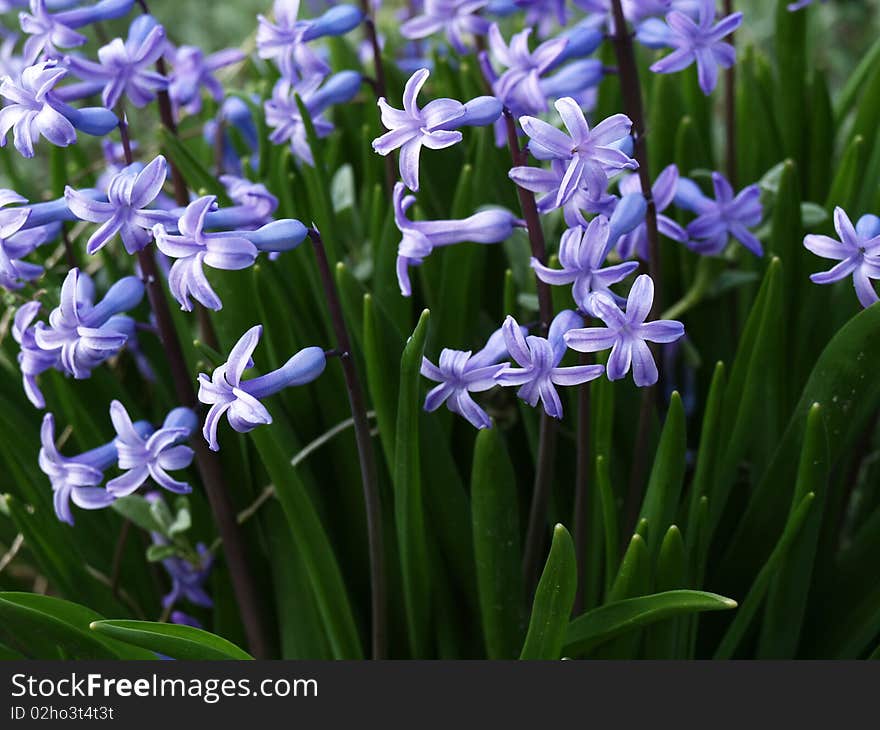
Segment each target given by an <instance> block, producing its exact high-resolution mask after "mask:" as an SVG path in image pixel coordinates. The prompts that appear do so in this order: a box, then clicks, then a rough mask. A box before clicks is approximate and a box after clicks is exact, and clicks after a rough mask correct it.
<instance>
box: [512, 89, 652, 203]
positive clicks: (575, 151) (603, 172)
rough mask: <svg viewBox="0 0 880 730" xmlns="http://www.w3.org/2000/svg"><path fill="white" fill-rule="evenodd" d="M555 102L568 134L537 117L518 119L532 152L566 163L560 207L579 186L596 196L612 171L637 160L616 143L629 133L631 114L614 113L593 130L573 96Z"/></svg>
mask: <svg viewBox="0 0 880 730" xmlns="http://www.w3.org/2000/svg"><path fill="white" fill-rule="evenodd" d="M555 106H556V110H557V111H558V112H559V116H561V117H562V121H563V123H564V124H565V127H566V129H567V130H568V134H565V132H561V131H560V130H559V129H557V128H556V127H554V126H553V125H551V124H548V123H547V122H545V121H542V120H541V119H537V118H535V117H530V116H525V117H520V119H519V123H520V125H521V126H522V128H523V131H524V132H525V133H526V134H527V135H528V136H529V138H530V141H529V152H531V153H532V155H533V156H534V157H535V158H536V159H539V160H554V159H557V160H563V161H565V162H566V163H567V167H566V170H565V176H564V177H563V180H562V183H561V185H560V187H559V190H558V192H557V195H556V201H555V202H556V206H557V207H560V206H562V205H564V204H565V203H566V202H568V200H569V199H570V198H571V197H572V196H573V195H574V194H575V193H576V191H577V190H578V188H580V187H585V188H586V189H587V191H588V192H589V193H590V195H591V197H593V198H596V197H598V196H599V195H601V194H602V193H604V192H605V189H606V188H607V187H608V174H609V173H613V172H618V171H620V170H624V169H630V170H635V169H637V168H638V166H639V164H638V162H636V161H635V160H634V159H633V158H631V157H630V156H629V155H627V154H626V153H625V152H623V151H621V150H620V149H619V148H618V146H615V145H619V144H620V143H621V142H622V140H624V139H625V138H626V137H628V136H629V134H630V130H631V129H632V122H631V121H630V119H629V117H628V116H626V115H625V114H615V115H614V116H612V117H609V118H608V119H605V120H604V121H602V122H600V123H599V124H597V125H596V127H595V128H594V129H592V130H591V129H590V127H589V125H588V124H587V120H586V119H585V118H584V112H583V111H582V110H581V108H580V106H578V104H577V102H575V100H574V99H572V98H571V97H563V98H562V99H558V100H557V101H556V104H555Z"/></svg>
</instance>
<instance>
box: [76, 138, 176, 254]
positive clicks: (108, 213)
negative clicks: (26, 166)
mask: <svg viewBox="0 0 880 730" xmlns="http://www.w3.org/2000/svg"><path fill="white" fill-rule="evenodd" d="M167 175H168V165H167V163H166V162H165V158H164V157H162V155H159V156H157V157H156V158H154V159H153V160H152V162H150V163H149V164H148V165H147V166H146V167H143V166H142V165H140V164H139V163H133V164H131V165H128V166H126V167H124V168H123V169H122V170H121V171H120V172H119V173H117V174H116V175H115V176H114V177H113V179H112V180H111V181H110V183H109V185H108V187H107V200H106V201H102V200H95V199H94V198H93V197H92V196H90V195H88V194H87V193H86V192H84V191H79V190H74V189H73V188H72V187H70V186H67V187H66V188H65V189H64V199H65V200H66V201H67V205H68V206H69V208H70V210H71V211H72V212H73V214H74V215H75V216H76V217H77V218H79V219H81V220H84V221H90V222H92V223H100V224H101V226H100V227H99V228H98V229H97V230H96V231H95V232H94V233H93V234H92V235H91V236H90V237H89V241H88V244H87V245H86V251H88V253H89V254H94V253H96V252H97V251H100V250H101V249H102V248H104V246H106V245H107V244H108V243H109V242H110V241H111V240H113V238H114V237H115V236H116V235H117V234H119V236H120V237H121V238H122V243H123V244H124V245H125V250H126V251H128V253H130V254H133V253H137V252H138V251H140V250H141V249H142V248H145V247H146V246H147V244H149V242H150V239H151V233H150V231H151V229H152V228H153V226H154V225H156V224H157V223H169V224H173V222H174V221H175V217H174V215H173V214H171V213H169V212H168V211H164V210H156V209H153V208H148V207H147V206H149V205H150V204H151V203H152V202H153V201H154V200H155V199H156V197H157V196H158V195H159V193H160V192H161V190H162V186H163V185H164V184H165V178H166V177H167Z"/></svg>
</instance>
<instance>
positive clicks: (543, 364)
mask: <svg viewBox="0 0 880 730" xmlns="http://www.w3.org/2000/svg"><path fill="white" fill-rule="evenodd" d="M583 323H584V319H583V317H581V315H579V314H577V312H573V311H571V310H570V309H565V310H563V311H561V312H560V313H559V314H557V315H556V316H555V317H554V318H553V321H552V322H551V323H550V330H549V332H548V333H547V338H546V339H545V338H543V337H537V336H535V335H529V336H528V337H526V336H524V335H523V333H522V329H521V328H520V326H519V325H518V324H517V323H516V320H515V319H514V318H513V317H511V316H510V315H508V316H507V318H506V319H505V320H504V324H503V325H502V328H501V329H502V332H503V333H504V342H505V344H506V345H507V351H508V352H509V353H510V356H511V357H512V358H513V359H514V360H515V361H516V362H517V364H518V365H519V366H520V367H519V368H514V367H508V368H507V369H506V370H505V371H504V372H503V373H501V375H499V376H498V378H497V379H498V383H499V384H500V385H514V386H515V385H518V386H520V388H519V390H518V391H517V395H518V396H519V397H520V398H522V399H523V400H524V401H525V402H526V403H528V404H529V405H530V406H532V407H533V408H534V407H535V406H536V405H537V404H538V401H539V400H540V401H541V404H542V405H543V407H544V411H545V412H546V413H547V415H548V416H551V417H553V418H562V400H561V399H560V398H559V393H557V392H556V386H557V385H581V384H582V383H587V382H589V381H591V380H595V379H596V378H598V377H599V376H600V375H601V374H602V373H603V372H605V368H604V366H602V365H574V366H571V367H564V368H563V367H559V363H560V362H562V358H563V356H564V355H565V350H566V347H565V339H564V338H565V333H566V332H568V331H570V330H571V329H573V328H575V327H580V326H581V325H583Z"/></svg>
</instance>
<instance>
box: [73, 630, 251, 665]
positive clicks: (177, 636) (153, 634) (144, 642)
mask: <svg viewBox="0 0 880 730" xmlns="http://www.w3.org/2000/svg"><path fill="white" fill-rule="evenodd" d="M90 628H91V629H92V631H94V632H95V633H96V634H97V635H99V636H104V637H109V638H111V639H115V640H116V641H121V642H124V643H126V644H130V645H132V646H140V647H142V648H144V649H149V650H150V651H154V652H156V653H158V654H164V655H165V656H170V657H171V658H172V659H184V660H190V661H195V660H199V661H201V660H217V659H253V657H252V656H251V655H250V654H248V653H247V652H246V651H244V650H243V649H239V648H238V647H237V646H236V645H235V644H233V643H232V642H230V641H227V640H226V639H224V638H222V637H220V636H216V635H215V634H212V633H210V632H209V631H204V630H203V629H197V628H195V627H193V626H183V625H181V624H165V623H158V622H156V621H93V622H92V624H91V626H90Z"/></svg>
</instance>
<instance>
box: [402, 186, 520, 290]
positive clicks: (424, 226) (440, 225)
mask: <svg viewBox="0 0 880 730" xmlns="http://www.w3.org/2000/svg"><path fill="white" fill-rule="evenodd" d="M405 191H406V188H405V187H404V185H403V183H397V184H396V185H395V186H394V222H395V223H396V224H397V228H398V230H399V231H400V233H401V234H402V235H403V238H402V239H401V241H400V243H399V244H398V246H397V281H398V284H399V285H400V293H401V294H403V296H405V297H408V296H410V295H411V294H412V287H411V286H410V280H409V267H410V266H419V265H421V263H422V261H424V259H425V257H426V256H428V255H430V253H431V252H432V251H433V250H434V248H435V247H437V246H450V245H452V244H454V243H462V242H464V241H470V242H472V243H500V242H501V241H504V240H506V239H507V238H509V237H510V235H511V233H513V229H514V227H516V226H523V225H524V223H522V222H521V221H519V220H518V219H517V218H516V217H515V216H514V215H513V214H512V213H511V212H510V211H507V210H504V209H502V208H493V209H491V210H483V211H480V212H479V213H474V215H472V216H469V217H468V218H463V219H459V220H436V221H411V220H409V218H407V217H406V212H407V210H409V208H410V207H411V206H412V204H413V203H415V202H416V199H415V196H413V195H405V194H404V193H405Z"/></svg>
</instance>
